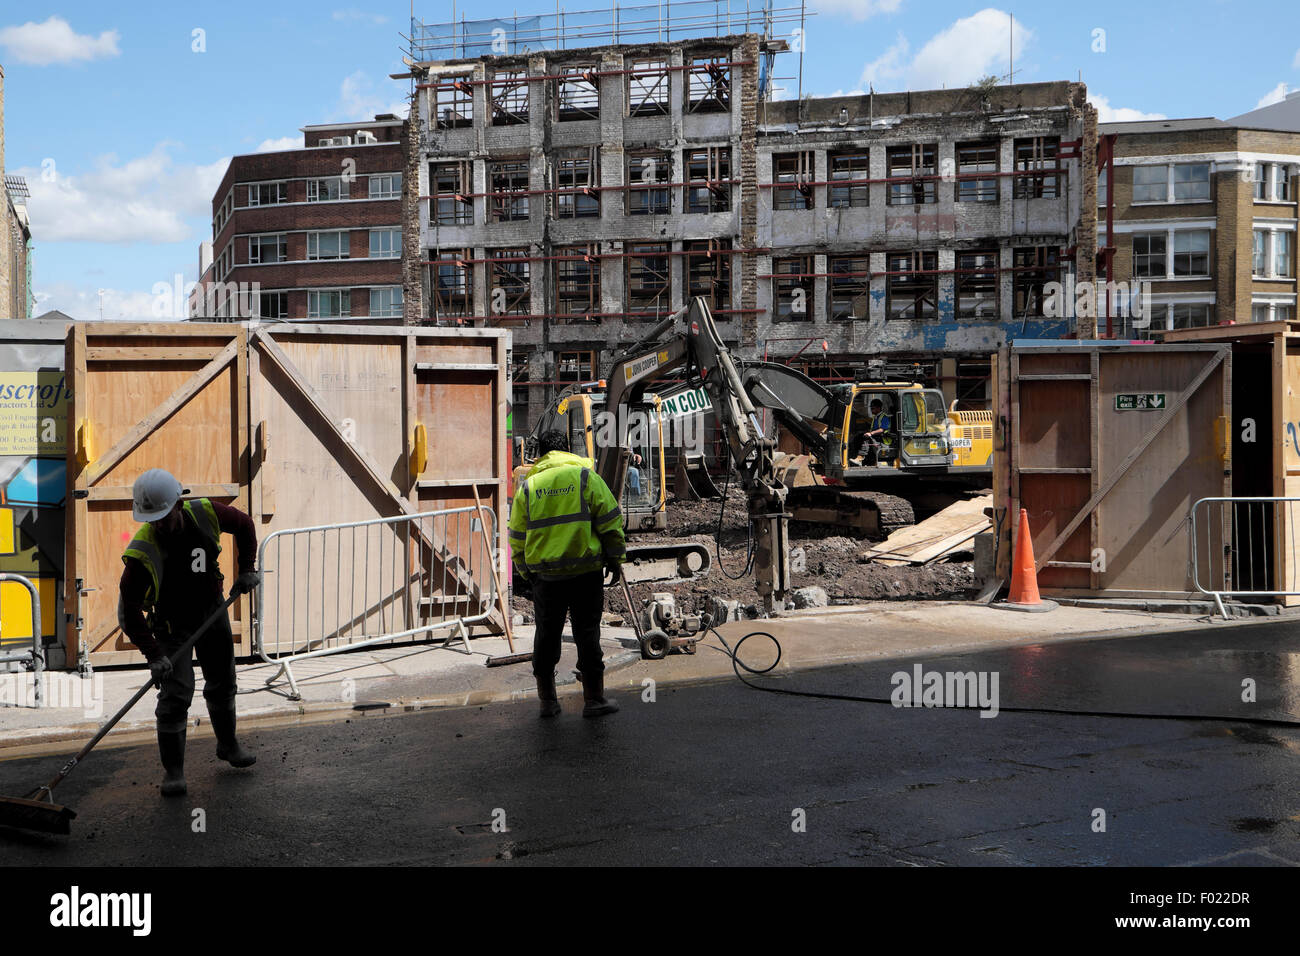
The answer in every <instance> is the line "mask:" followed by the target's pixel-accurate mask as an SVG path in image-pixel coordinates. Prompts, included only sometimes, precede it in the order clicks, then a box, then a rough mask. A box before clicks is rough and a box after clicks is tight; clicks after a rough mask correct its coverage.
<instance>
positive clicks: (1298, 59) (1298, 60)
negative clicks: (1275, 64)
mask: <svg viewBox="0 0 1300 956" xmlns="http://www.w3.org/2000/svg"><path fill="white" fill-rule="evenodd" d="M1291 66H1293V67H1294V68H1295V69H1297V70H1300V50H1296V51H1295V59H1294V60H1292V61H1291Z"/></svg>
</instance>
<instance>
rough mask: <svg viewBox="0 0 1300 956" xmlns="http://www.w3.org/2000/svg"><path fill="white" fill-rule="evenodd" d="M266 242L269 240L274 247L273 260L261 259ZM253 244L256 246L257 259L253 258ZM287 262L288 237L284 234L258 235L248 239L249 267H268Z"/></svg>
mask: <svg viewBox="0 0 1300 956" xmlns="http://www.w3.org/2000/svg"><path fill="white" fill-rule="evenodd" d="M267 240H271V241H273V242H274V245H275V247H276V248H275V258H274V259H266V258H263V250H264V249H265V246H266V242H267ZM254 243H256V244H257V246H256V248H257V258H253V248H254ZM288 261H289V236H288V233H284V232H271V233H259V234H257V235H254V236H249V237H248V264H249V265H270V264H272V263H276V262H288Z"/></svg>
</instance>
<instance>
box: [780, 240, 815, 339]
mask: <svg viewBox="0 0 1300 956" xmlns="http://www.w3.org/2000/svg"><path fill="white" fill-rule="evenodd" d="M815 262H816V260H815V258H814V257H813V255H812V254H811V253H808V254H803V255H793V256H780V257H774V258H773V259H772V321H773V322H811V321H812V320H813V313H814V312H815V311H816V306H815V305H814V296H815V295H816V294H817V284H816V279H815V278H814V276H813V271H814V269H815V268H816V266H815ZM796 289H802V290H803V293H804V295H803V303H804V310H803V312H796V311H795V310H794V303H795V295H794V293H795V290H796ZM786 292H788V293H789V296H788V297H787V296H786V294H785V293H786ZM783 303H788V304H785V305H783Z"/></svg>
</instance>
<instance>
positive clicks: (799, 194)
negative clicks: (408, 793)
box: [772, 149, 816, 211]
mask: <svg viewBox="0 0 1300 956" xmlns="http://www.w3.org/2000/svg"><path fill="white" fill-rule="evenodd" d="M814 162H815V160H814V155H813V151H812V150H811V149H801V150H796V151H794V152H791V153H773V154H772V209H773V211H776V210H789V209H802V210H806V209H812V208H814V204H815V203H816V198H815V196H814V195H813V189H812V186H811V185H809V184H810V183H812V181H813V180H814V178H815V176H816V174H815V172H814V170H815V169H816V167H815V166H814Z"/></svg>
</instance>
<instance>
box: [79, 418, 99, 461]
mask: <svg viewBox="0 0 1300 956" xmlns="http://www.w3.org/2000/svg"><path fill="white" fill-rule="evenodd" d="M93 437H94V432H93V429H92V427H91V424H90V419H88V418H83V419H82V420H81V421H79V422H77V464H79V465H81V467H82V468H85V467H86V466H87V465H89V464H90V463H91V462H92V461H94V460H95V452H94V448H93V446H92V439H93Z"/></svg>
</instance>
